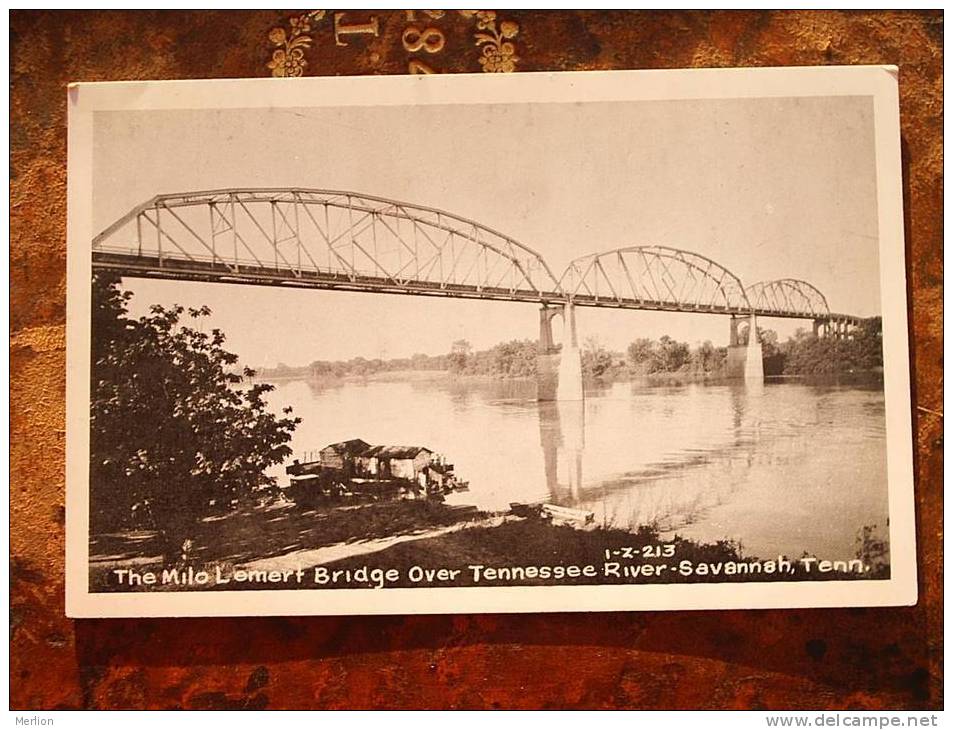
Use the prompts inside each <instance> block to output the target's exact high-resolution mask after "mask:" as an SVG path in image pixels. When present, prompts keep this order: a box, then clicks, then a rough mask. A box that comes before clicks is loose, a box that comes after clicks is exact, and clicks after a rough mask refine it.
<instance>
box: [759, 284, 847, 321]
mask: <svg viewBox="0 0 953 730" xmlns="http://www.w3.org/2000/svg"><path fill="white" fill-rule="evenodd" d="M747 293H748V299H749V300H750V301H751V304H752V306H753V307H754V308H755V309H756V310H758V311H759V312H760V313H762V314H765V315H771V314H778V315H782V316H785V317H792V316H801V317H815V318H820V317H825V318H826V317H830V315H831V310H830V307H829V306H828V304H827V297H825V296H824V294H823V293H822V292H821V291H820V289H818V288H817V287H816V286H814V285H813V284H811V283H810V282H807V281H804V280H803V279H775V280H773V281H759V282H757V283H755V284H752V285H751V286H749V287H748V288H747Z"/></svg>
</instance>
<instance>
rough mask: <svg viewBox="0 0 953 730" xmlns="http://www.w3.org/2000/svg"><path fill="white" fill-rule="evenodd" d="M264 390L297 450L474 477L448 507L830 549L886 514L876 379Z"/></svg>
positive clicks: (438, 379) (797, 549)
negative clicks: (351, 445)
mask: <svg viewBox="0 0 953 730" xmlns="http://www.w3.org/2000/svg"><path fill="white" fill-rule="evenodd" d="M270 400H271V402H272V403H274V404H275V407H280V406H281V405H285V404H289V405H293V406H294V408H295V415H298V416H301V418H302V423H301V424H300V426H299V427H298V429H297V430H296V432H295V435H294V441H293V443H292V448H293V449H294V451H295V452H296V453H300V452H302V451H305V450H309V449H310V450H313V449H316V448H321V447H322V446H324V445H325V444H329V443H335V442H337V441H342V440H346V439H349V438H363V439H364V440H365V441H367V442H369V443H383V444H409V445H423V446H426V447H428V448H431V449H434V450H436V451H438V452H440V453H444V454H447V456H448V458H450V459H451V460H452V461H453V462H454V463H455V464H456V469H457V472H458V473H459V475H460V478H462V479H465V480H467V481H469V482H470V491H469V492H468V493H463V494H455V495H452V496H449V497H448V501H449V502H451V503H459V504H475V505H476V506H477V507H479V508H481V509H486V510H494V511H495V510H506V509H508V507H509V504H510V503H511V502H539V501H548V502H553V503H556V504H560V505H563V506H572V507H577V508H580V509H587V510H591V511H593V512H595V513H596V516H597V521H598V522H599V523H600V524H607V525H609V524H611V525H615V526H619V527H623V528H634V527H638V526H639V525H642V524H648V523H653V524H656V525H658V526H659V528H661V529H662V530H663V531H666V530H667V531H677V532H678V533H679V534H681V535H683V536H685V537H692V538H694V539H698V540H703V541H706V542H711V541H713V540H719V539H723V538H730V539H733V540H737V541H740V542H741V543H742V544H743V545H744V546H745V547H746V549H748V550H750V551H751V552H752V553H753V554H758V555H771V554H774V553H776V552H785V553H787V554H792V555H793V554H796V555H800V554H801V552H803V551H805V550H807V551H810V552H815V553H818V554H826V555H829V556H832V557H833V556H836V557H842V556H843V555H845V554H850V553H851V552H852V551H853V550H854V537H855V535H856V533H857V531H858V530H859V529H860V528H861V527H862V526H863V525H865V524H874V523H878V524H881V525H882V524H884V519H885V517H886V513H887V509H886V463H885V444H886V439H885V426H884V410H883V392H882V390H881V389H880V387H879V386H878V384H874V385H872V386H867V385H863V384H858V383H849V384H836V383H835V384H832V383H829V382H828V383H818V384H809V383H805V382H803V381H797V382H792V381H782V382H768V383H765V384H764V385H761V386H760V387H758V386H755V387H751V386H750V385H743V384H740V383H739V384H727V383H703V382H699V383H688V384H686V383H677V382H673V383H666V384H658V383H650V382H634V383H616V384H612V385H609V386H604V387H601V388H599V389H592V390H587V392H586V400H585V401H584V402H565V403H552V402H550V403H538V402H537V401H536V400H535V384H534V383H532V382H525V381H474V380H466V379H459V380H453V379H448V378H446V377H442V376H438V375H434V376H430V377H424V376H419V377H414V378H403V379H400V378H397V377H396V376H395V377H394V378H393V379H387V380H382V379H368V380H367V381H349V382H344V383H340V382H339V383H332V384H320V385H319V384H316V383H307V384H306V383H304V382H296V383H282V384H279V387H278V390H277V391H276V392H275V393H274V394H272V397H271V399H270ZM275 473H276V475H280V476H283V470H281V471H279V470H278V469H276V471H275Z"/></svg>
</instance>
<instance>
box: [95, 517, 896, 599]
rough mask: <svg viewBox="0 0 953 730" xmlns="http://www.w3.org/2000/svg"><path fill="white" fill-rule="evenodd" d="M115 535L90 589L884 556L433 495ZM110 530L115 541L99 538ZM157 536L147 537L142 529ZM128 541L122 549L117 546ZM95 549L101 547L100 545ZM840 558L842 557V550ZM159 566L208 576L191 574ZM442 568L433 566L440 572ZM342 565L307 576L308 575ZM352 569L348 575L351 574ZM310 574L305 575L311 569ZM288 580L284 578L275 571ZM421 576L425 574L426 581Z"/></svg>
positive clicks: (476, 579)
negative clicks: (167, 533) (190, 531)
mask: <svg viewBox="0 0 953 730" xmlns="http://www.w3.org/2000/svg"><path fill="white" fill-rule="evenodd" d="M119 537H120V536H115V535H114V536H101V537H100V538H98V539H96V540H94V541H93V544H92V545H91V554H92V556H93V557H92V558H91V565H90V589H91V590H92V591H96V592H115V591H128V590H159V591H162V590H195V589H197V588H198V589H203V588H204V589H220V590H242V589H252V590H254V589H259V590H260V589H274V588H278V587H280V588H285V589H287V588H302V589H308V588H310V589H315V588H362V587H374V586H375V585H376V586H378V587H380V585H381V583H380V580H381V578H380V576H381V575H388V576H391V577H390V578H389V579H388V581H387V582H386V586H387V587H423V586H426V585H428V583H427V582H421V580H420V579H419V577H420V576H425V575H428V574H429V575H440V574H444V575H448V574H453V571H456V573H455V574H453V579H452V583H449V584H450V585H453V586H485V585H526V586H543V585H577V584H578V585H582V584H588V585H602V584H629V583H666V584H667V583H723V582H746V581H759V582H761V581H779V580H781V581H804V580H847V579H882V578H887V577H889V567H888V565H887V563H886V561H885V560H878V559H875V558H876V557H877V556H863V559H861V556H858V559H857V560H852V561H846V560H845V561H842V562H843V563H844V564H843V565H838V564H834V565H833V567H832V569H830V570H827V569H825V568H824V565H823V564H822V562H821V561H819V560H817V559H816V558H810V557H807V556H801V557H799V558H796V559H795V558H786V557H784V556H770V557H766V558H765V559H760V558H758V557H754V556H747V555H743V554H742V552H741V550H740V548H739V547H738V545H737V544H735V543H733V542H731V541H718V542H715V543H699V542H695V541H692V540H686V539H683V538H680V537H678V536H675V537H674V538H671V539H663V538H662V537H661V536H660V534H659V532H658V531H657V530H656V529H655V528H652V527H646V526H643V527H641V528H639V529H638V530H636V531H633V532H630V531H627V530H623V529H617V528H610V527H599V526H592V525H586V526H576V525H570V524H557V523H555V522H553V521H551V520H549V519H545V518H542V517H532V516H531V517H520V516H516V515H514V514H512V513H487V512H478V511H476V510H473V509H466V508H462V509H461V508H459V507H450V506H447V505H445V504H442V503H436V502H430V501H425V500H420V501H395V502H387V503H377V504H365V505H355V506H336V507H334V508H330V509H326V510H302V509H300V508H297V507H296V506H294V505H291V506H289V505H284V506H280V507H275V508H273V509H261V510H257V511H249V512H245V513H242V514H236V515H234V516H230V517H228V518H225V519H222V520H216V521H213V522H208V523H203V527H202V529H200V530H199V531H197V532H196V535H195V538H194V544H195V549H194V550H193V553H192V555H191V556H190V559H189V560H187V561H182V560H172V561H168V560H166V559H164V558H163V557H162V556H161V555H153V556H150V555H149V553H150V550H151V549H154V547H155V545H156V544H157V543H156V542H153V544H152V545H151V546H150V539H149V538H148V537H147V536H144V535H143V534H142V533H137V534H135V535H130V536H128V537H129V539H128V540H127V541H126V549H127V553H126V554H124V555H122V556H116V555H110V554H108V553H109V550H110V549H111V550H115V549H116V548H117V547H118V545H117V544H116V542H115V541H117V540H118V539H119ZM103 538H111V539H112V540H113V541H114V543H113V544H112V545H110V544H109V543H108V541H106V542H103ZM153 540H157V536H155V537H154V538H153ZM131 547H133V548H134V549H132V552H128V550H129V549H130V548H131ZM104 550H105V552H104ZM842 557H843V556H842ZM121 570H127V571H129V570H131V571H134V572H135V573H137V574H138V575H144V574H147V573H152V574H154V575H156V576H159V579H158V580H156V582H155V583H153V584H150V585H147V584H139V585H129V582H128V573H127V574H120V573H118V572H117V571H121ZM164 571H165V572H167V573H168V574H169V575H173V574H174V575H184V574H186V572H188V574H190V575H191V574H201V573H204V574H207V575H211V576H218V580H217V581H216V580H212V581H211V582H210V584H208V585H203V584H199V585H196V584H194V583H189V582H183V581H180V580H178V579H177V578H174V579H170V580H168V581H166V582H162V580H161V575H162V573H163V572H164ZM441 571H443V573H441ZM295 572H300V573H302V574H303V575H305V576H307V577H306V578H304V579H301V578H299V579H298V581H291V582H290V583H287V584H283V585H280V586H276V585H273V584H271V583H269V582H268V581H266V580H263V581H254V580H244V579H242V580H233V578H235V576H246V575H248V574H260V575H268V574H281V575H285V576H289V575H293V574H294V573H295ZM318 574H320V575H322V576H331V575H335V574H337V575H340V576H347V579H344V578H342V579H341V580H340V581H336V582H329V583H328V584H327V585H323V584H322V585H316V584H315V582H314V580H312V579H311V578H312V576H317V575H318ZM352 576H356V577H352ZM315 579H316V578H315ZM286 580H287V579H286ZM430 585H431V586H432V584H430Z"/></svg>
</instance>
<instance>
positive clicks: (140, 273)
mask: <svg viewBox="0 0 953 730" xmlns="http://www.w3.org/2000/svg"><path fill="white" fill-rule="evenodd" d="M92 264H93V269H98V270H110V271H115V272H117V273H119V274H122V275H125V276H131V277H138V278H150V279H173V280H175V279H178V280H184V281H205V282H218V283H223V284H251V285H259V286H282V287H295V288H301V289H324V290H338V291H354V292H373V293H378V294H404V295H411V296H432V297H448V298H456V299H483V300H495V301H508V302H532V303H536V304H551V305H554V306H559V305H562V304H565V303H566V295H565V294H563V293H561V292H553V291H535V290H531V289H510V288H505V287H477V286H466V285H460V284H448V285H441V284H437V283H434V282H430V281H419V280H415V279H399V280H393V279H389V278H385V277H381V276H371V275H364V276H355V275H352V274H346V273H342V272H338V271H330V270H328V271H320V270H314V269H309V268H302V269H300V270H298V269H294V268H289V267H283V266H262V265H259V264H257V263H240V264H239V265H237V266H236V265H235V264H234V263H232V262H229V263H226V262H225V261H222V260H219V261H211V260H204V261H203V260H198V259H196V260H182V259H179V258H172V257H167V258H163V259H161V260H160V259H159V258H158V257H155V256H139V255H135V254H126V253H112V252H107V251H93V254H92ZM572 301H573V304H574V305H576V306H580V307H602V308H606V309H634V310H646V311H662V312H688V313H691V312H694V313H699V314H720V315H736V316H747V315H749V314H751V313H752V312H751V311H749V310H745V309H741V308H731V307H724V306H719V305H699V306H690V305H686V304H673V303H671V302H660V301H651V300H636V299H628V298H624V297H622V298H611V297H598V296H593V295H588V294H576V295H575V296H573V298H572ZM753 313H754V314H755V315H757V316H761V317H782V318H789V319H808V318H809V317H806V316H805V315H804V314H802V313H792V312H784V311H777V310H769V309H755V310H754V312H753ZM830 318H831V319H848V320H854V319H856V318H854V317H849V316H847V315H837V314H831V315H830ZM819 319H826V318H819ZM858 321H859V320H858Z"/></svg>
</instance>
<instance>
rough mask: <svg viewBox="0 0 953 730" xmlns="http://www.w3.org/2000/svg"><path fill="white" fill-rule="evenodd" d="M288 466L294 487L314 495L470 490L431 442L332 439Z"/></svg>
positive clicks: (425, 493)
mask: <svg viewBox="0 0 953 730" xmlns="http://www.w3.org/2000/svg"><path fill="white" fill-rule="evenodd" d="M316 456H317V458H314V457H315V454H314V453H313V452H311V453H307V454H305V455H304V460H303V461H302V460H300V459H295V460H294V462H293V463H292V464H291V465H290V466H288V467H287V468H286V469H285V471H286V473H287V474H288V475H289V476H290V477H291V487H292V488H294V490H295V491H297V492H299V493H303V494H305V495H310V496H319V495H320V496H337V497H343V496H351V495H357V496H368V497H373V498H374V499H398V498H403V499H419V498H434V497H437V498H440V497H442V496H443V495H445V494H448V493H450V492H455V491H465V490H466V489H467V488H468V484H467V482H463V481H460V480H459V479H457V477H456V475H455V474H454V470H453V464H451V463H449V462H447V460H446V459H445V458H444V457H443V456H442V455H441V454H438V453H436V452H434V451H433V450H432V449H429V448H427V447H426V446H383V445H378V446H375V445H371V444H369V443H367V442H366V441H364V440H363V439H350V440H348V441H341V442H338V443H335V444H328V445H327V446H325V447H324V448H323V449H320V450H319V451H318V452H317V454H316Z"/></svg>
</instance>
